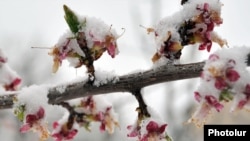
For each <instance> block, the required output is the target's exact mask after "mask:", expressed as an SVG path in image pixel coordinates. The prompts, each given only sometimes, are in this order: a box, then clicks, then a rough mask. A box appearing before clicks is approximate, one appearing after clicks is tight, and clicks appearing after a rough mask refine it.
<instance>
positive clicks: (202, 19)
mask: <svg viewBox="0 0 250 141" xmlns="http://www.w3.org/2000/svg"><path fill="white" fill-rule="evenodd" d="M221 6H222V4H221V3H220V1H218V0H196V1H195V0H190V1H189V2H187V3H185V4H184V5H183V8H182V9H181V10H180V11H179V12H177V13H175V14H173V15H172V16H169V17H166V18H164V19H162V20H160V21H159V22H158V24H156V25H155V26H154V27H153V28H148V29H147V31H148V32H149V33H150V32H153V33H154V36H155V41H156V47H157V52H156V53H155V54H154V56H153V58H152V61H153V62H156V61H158V60H159V59H160V58H161V57H165V58H167V59H168V61H169V60H170V61H174V60H179V59H180V57H181V50H182V49H183V47H184V46H186V45H191V44H198V45H199V50H204V49H206V50H207V51H210V50H211V47H212V42H217V43H218V44H219V45H220V46H221V47H223V46H224V45H225V44H227V43H226V41H225V40H223V39H221V38H220V37H219V36H218V35H217V34H216V33H215V31H214V27H215V26H218V25H220V24H222V22H223V20H222V18H221V16H220V13H221Z"/></svg>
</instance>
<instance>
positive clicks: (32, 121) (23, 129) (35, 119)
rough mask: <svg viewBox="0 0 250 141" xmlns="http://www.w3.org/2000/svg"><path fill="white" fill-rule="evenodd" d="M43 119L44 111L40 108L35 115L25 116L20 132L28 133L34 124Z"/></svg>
mask: <svg viewBox="0 0 250 141" xmlns="http://www.w3.org/2000/svg"><path fill="white" fill-rule="evenodd" d="M43 117H44V109H43V108H42V107H40V108H39V110H38V111H37V112H36V113H35V114H28V115H27V116H26V124H24V125H23V126H22V127H21V128H20V131H21V132H27V131H29V130H30V129H31V128H32V127H33V125H34V124H36V123H37V122H38V121H39V120H40V119H42V118H43Z"/></svg>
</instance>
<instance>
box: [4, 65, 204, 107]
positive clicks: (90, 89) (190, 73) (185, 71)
mask: <svg viewBox="0 0 250 141" xmlns="http://www.w3.org/2000/svg"><path fill="white" fill-rule="evenodd" d="M203 66H204V62H199V63H192V64H182V65H164V66H161V67H159V68H156V69H151V70H147V71H144V72H137V73H131V74H127V75H123V76H120V77H118V81H116V82H114V80H110V81H108V82H107V83H106V84H103V85H100V86H95V85H91V84H89V83H86V80H83V81H82V82H77V83H74V84H70V85H67V86H65V90H64V91H63V92H61V89H59V88H60V87H62V86H57V87H53V88H50V89H49V93H48V99H49V101H48V103H49V104H59V103H60V102H63V101H66V100H71V99H75V98H80V97H85V96H90V95H98V94H107V93H113V92H132V91H135V90H138V89H141V88H144V87H147V86H150V85H154V84H159V83H163V82H169V81H174V80H182V79H189V78H195V77H198V76H199V75H200V72H201V71H202V68H203ZM14 97H15V95H8V96H7V95H5V96H0V109H3V108H11V107H12V105H13V98H14Z"/></svg>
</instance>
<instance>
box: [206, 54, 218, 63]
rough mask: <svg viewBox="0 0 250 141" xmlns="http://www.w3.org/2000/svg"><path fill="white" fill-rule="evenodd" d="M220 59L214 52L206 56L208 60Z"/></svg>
mask: <svg viewBox="0 0 250 141" xmlns="http://www.w3.org/2000/svg"><path fill="white" fill-rule="evenodd" d="M219 59H220V57H219V56H218V55H216V54H211V55H209V57H208V60H210V61H213V62H214V61H217V60H219Z"/></svg>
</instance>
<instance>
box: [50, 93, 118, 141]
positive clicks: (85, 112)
mask: <svg viewBox="0 0 250 141" xmlns="http://www.w3.org/2000/svg"><path fill="white" fill-rule="evenodd" d="M62 106H64V107H65V108H67V109H68V111H69V114H67V115H66V116H65V117H66V118H65V117H64V118H63V119H62V120H60V121H57V122H55V123H54V126H53V128H54V131H53V134H52V136H53V137H54V138H55V139H56V140H57V141H61V140H63V139H73V138H74V136H75V135H76V133H77V132H78V128H79V127H84V128H85V129H86V130H87V131H90V125H91V123H92V122H99V123H100V127H99V129H100V131H108V133H110V134H111V133H113V132H114V128H115V127H116V126H117V127H119V124H118V122H117V119H116V114H115V113H114V111H113V109H112V105H111V104H109V103H107V101H105V100H104V99H103V98H102V97H100V96H95V97H92V96H90V97H85V98H82V99H77V100H73V101H71V102H69V103H64V104H63V105H62Z"/></svg>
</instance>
